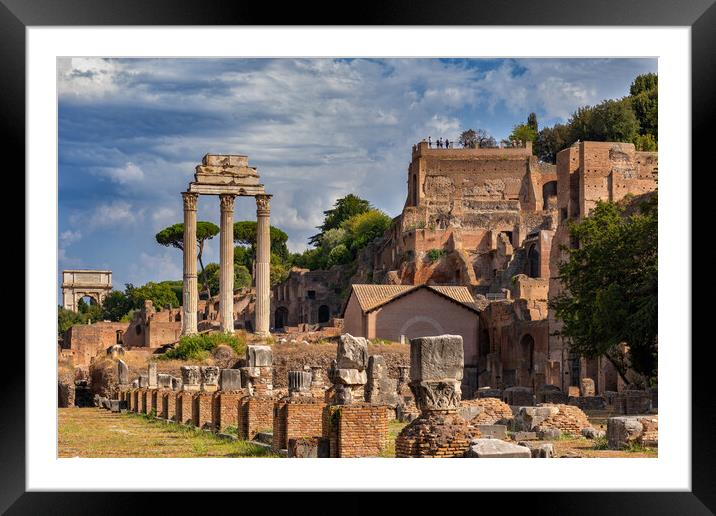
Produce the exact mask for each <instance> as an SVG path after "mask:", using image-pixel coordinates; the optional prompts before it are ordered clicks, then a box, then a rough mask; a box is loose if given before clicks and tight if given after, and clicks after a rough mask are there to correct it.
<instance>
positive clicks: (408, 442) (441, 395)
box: [395, 335, 480, 457]
mask: <svg viewBox="0 0 716 516" xmlns="http://www.w3.org/2000/svg"><path fill="white" fill-rule="evenodd" d="M463 367H464V352H463V343H462V337H460V336H459V335H441V336H438V337H420V338H417V339H411V340H410V388H411V390H412V392H413V394H414V395H415V401H416V404H417V406H418V409H419V410H420V416H419V417H418V418H416V419H415V420H414V421H413V422H411V423H410V424H409V425H408V426H406V427H405V428H403V430H402V431H401V432H400V434H398V437H397V439H396V441H395V454H396V457H462V456H464V454H465V452H466V451H467V449H468V447H469V446H470V441H471V440H472V439H473V438H475V437H479V435H480V432H479V430H478V429H477V428H476V427H474V426H473V425H472V424H471V423H470V422H469V421H467V420H465V419H464V418H463V417H461V416H460V415H459V414H458V409H459V408H460V396H461V390H460V384H461V380H462V375H463Z"/></svg>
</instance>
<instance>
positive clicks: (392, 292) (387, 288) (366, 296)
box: [352, 284, 477, 313]
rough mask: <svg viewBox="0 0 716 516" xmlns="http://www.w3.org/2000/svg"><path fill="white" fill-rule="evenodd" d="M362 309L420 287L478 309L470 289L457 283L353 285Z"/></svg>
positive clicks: (373, 307) (382, 303)
mask: <svg viewBox="0 0 716 516" xmlns="http://www.w3.org/2000/svg"><path fill="white" fill-rule="evenodd" d="M352 287H353V292H354V293H355V296H356V299H357V300H358V304H359V305H360V307H361V310H362V311H363V312H364V313H365V312H370V311H372V310H375V309H376V308H378V307H379V306H382V305H384V304H386V303H388V302H389V301H392V300H393V299H396V298H398V297H400V296H402V295H404V294H407V293H409V292H411V291H413V290H418V289H419V288H429V289H430V290H432V291H434V292H437V293H438V294H440V295H442V296H445V297H447V298H449V299H451V300H453V301H456V302H458V303H460V304H462V305H465V306H466V307H468V308H470V309H471V310H476V309H477V308H476V306H475V299H474V298H473V297H472V294H470V290H469V289H468V288H467V287H464V286H455V285H361V284H357V285H356V284H354V285H352Z"/></svg>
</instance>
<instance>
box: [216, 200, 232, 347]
mask: <svg viewBox="0 0 716 516" xmlns="http://www.w3.org/2000/svg"><path fill="white" fill-rule="evenodd" d="M219 199H220V202H221V236H220V246H221V249H220V253H219V267H220V276H219V311H220V313H221V331H224V332H228V333H233V332H234V196H233V195H230V194H221V195H220V196H219Z"/></svg>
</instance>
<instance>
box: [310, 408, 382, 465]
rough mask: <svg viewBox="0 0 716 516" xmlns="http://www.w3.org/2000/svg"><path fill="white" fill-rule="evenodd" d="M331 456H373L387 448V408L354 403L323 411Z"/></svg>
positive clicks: (325, 434)
mask: <svg viewBox="0 0 716 516" xmlns="http://www.w3.org/2000/svg"><path fill="white" fill-rule="evenodd" d="M323 437H324V438H327V439H328V440H329V446H330V456H331V457H344V458H347V457H376V456H379V455H380V454H381V453H382V452H383V451H384V450H385V448H386V447H387V446H388V407H387V406H384V405H370V404H367V403H357V404H354V405H330V406H327V407H325V409H324V410H323Z"/></svg>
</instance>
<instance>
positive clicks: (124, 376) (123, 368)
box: [117, 360, 129, 385]
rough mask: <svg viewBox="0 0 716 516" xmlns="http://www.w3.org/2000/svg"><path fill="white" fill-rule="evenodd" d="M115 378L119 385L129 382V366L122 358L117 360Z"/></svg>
mask: <svg viewBox="0 0 716 516" xmlns="http://www.w3.org/2000/svg"><path fill="white" fill-rule="evenodd" d="M117 380H118V383H119V385H127V384H129V366H128V365H127V364H126V363H125V362H124V360H117Z"/></svg>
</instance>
